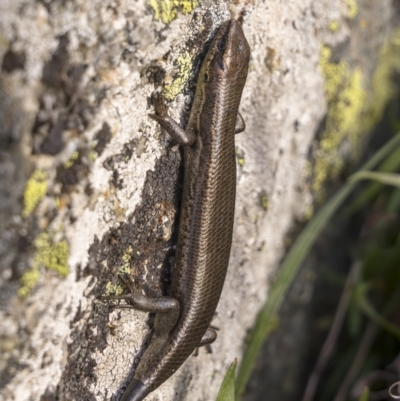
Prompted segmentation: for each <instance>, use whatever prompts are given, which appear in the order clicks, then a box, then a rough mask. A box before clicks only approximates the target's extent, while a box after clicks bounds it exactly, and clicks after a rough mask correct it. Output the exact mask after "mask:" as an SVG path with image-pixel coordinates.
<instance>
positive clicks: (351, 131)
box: [312, 46, 366, 194]
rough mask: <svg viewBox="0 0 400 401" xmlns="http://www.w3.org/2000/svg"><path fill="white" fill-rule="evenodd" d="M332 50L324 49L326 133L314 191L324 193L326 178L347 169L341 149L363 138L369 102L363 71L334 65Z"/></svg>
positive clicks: (316, 158) (316, 171)
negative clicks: (346, 141) (363, 117)
mask: <svg viewBox="0 0 400 401" xmlns="http://www.w3.org/2000/svg"><path fill="white" fill-rule="evenodd" d="M330 57H331V49H330V48H329V47H327V46H323V47H322V50H321V58H320V68H321V70H322V73H323V75H324V79H325V95H326V97H327V101H328V114H327V116H326V126H325V131H324V132H323V134H322V137H321V141H320V144H319V149H318V150H317V152H316V155H315V164H314V179H313V183H312V189H313V191H314V192H315V193H316V194H319V193H320V190H321V189H322V186H323V184H324V182H325V180H326V179H328V178H332V177H334V176H336V175H337V174H338V173H339V171H340V169H341V168H342V166H343V160H342V158H341V157H340V155H339V152H338V148H339V146H340V144H341V143H342V142H343V140H344V139H345V138H348V139H349V140H350V142H351V145H352V148H353V149H356V146H355V145H356V144H357V142H358V140H359V137H360V130H359V127H360V124H359V121H360V118H361V114H362V112H363V108H364V105H365V100H366V91H365V89H364V87H363V76H362V72H361V70H360V69H358V68H355V69H354V70H353V71H351V69H350V67H349V65H348V64H347V63H346V62H345V61H340V62H339V63H332V62H331V61H330Z"/></svg>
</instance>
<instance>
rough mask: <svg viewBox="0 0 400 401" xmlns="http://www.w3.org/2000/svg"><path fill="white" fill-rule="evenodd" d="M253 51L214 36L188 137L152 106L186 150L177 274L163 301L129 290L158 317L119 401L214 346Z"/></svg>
mask: <svg viewBox="0 0 400 401" xmlns="http://www.w3.org/2000/svg"><path fill="white" fill-rule="evenodd" d="M249 57H250V48H249V45H248V43H247V40H246V38H245V36H244V34H243V30H242V27H241V25H240V23H239V22H238V21H236V20H229V21H226V22H225V23H223V24H222V26H221V27H220V28H219V30H218V32H217V34H216V36H215V38H214V40H213V42H212V44H211V47H210V50H209V51H208V53H207V56H206V58H205V60H204V61H203V64H202V67H201V70H200V73H199V78H198V82H197V87H196V94H195V97H194V102H193V106H192V110H191V114H190V118H189V123H188V125H187V127H186V130H183V129H182V128H181V127H180V126H179V125H178V124H177V123H176V122H175V121H174V120H172V119H171V118H170V117H169V116H168V114H167V112H166V107H165V106H164V103H163V101H162V99H161V97H160V96H158V97H156V98H155V112H156V114H155V115H151V117H152V118H153V119H155V120H156V121H158V122H159V124H160V125H161V126H162V127H163V128H164V129H165V130H166V131H167V132H168V133H169V134H170V135H171V137H172V138H173V139H175V140H176V141H177V142H178V143H179V144H181V145H182V146H183V149H184V187H183V200H182V208H181V214H180V224H179V235H178V244H177V248H176V257H175V266H174V268H173V272H172V282H171V288H170V294H169V296H168V297H159V298H147V297H145V296H143V295H142V293H141V291H137V290H135V288H134V286H133V285H132V284H131V283H129V282H127V283H126V284H127V285H128V286H129V288H130V290H131V294H130V295H128V296H120V297H109V298H114V299H115V298H119V299H122V298H123V299H126V300H127V301H128V302H129V303H130V305H131V306H132V307H134V308H137V309H140V310H144V311H149V312H156V318H155V321H154V332H153V336H152V338H151V342H150V345H149V346H148V348H147V349H146V351H145V353H144V354H143V357H142V359H141V361H140V363H139V366H138V368H137V369H136V372H135V376H134V378H133V379H132V381H131V382H130V384H129V386H128V387H127V389H126V390H125V392H124V394H123V396H122V398H121V401H141V400H143V399H144V398H145V397H146V395H147V394H149V393H150V392H151V391H153V390H155V389H156V388H157V387H159V386H160V385H161V384H162V383H163V382H164V381H166V380H167V379H168V378H169V377H170V376H171V375H172V374H173V373H174V372H175V371H176V370H177V369H178V368H179V367H180V366H181V365H182V363H183V362H184V361H185V360H186V359H187V358H188V357H189V355H190V354H191V353H192V352H193V350H194V349H195V348H196V347H198V346H200V345H205V344H209V343H211V342H213V341H214V340H215V339H216V333H215V331H214V330H212V329H210V328H209V325H210V322H211V319H212V318H213V316H214V313H215V310H216V308H217V304H218V301H219V298H220V295H221V291H222V287H223V285H224V280H225V275H226V271H227V267H228V263H229V254H230V250H231V243H232V230H233V219H234V210H235V192H236V160H235V139H234V137H235V133H238V132H241V131H243V130H244V122H243V120H242V118H241V116H240V114H239V113H238V109H239V103H240V98H241V96H242V91H243V87H244V84H245V82H246V77H247V70H248V64H249Z"/></svg>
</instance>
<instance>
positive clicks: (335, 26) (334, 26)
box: [328, 21, 340, 33]
mask: <svg viewBox="0 0 400 401" xmlns="http://www.w3.org/2000/svg"><path fill="white" fill-rule="evenodd" d="M339 28H340V23H339V21H330V22H329V24H328V29H329V30H330V31H331V32H333V33H335V32H337V31H338V30H339Z"/></svg>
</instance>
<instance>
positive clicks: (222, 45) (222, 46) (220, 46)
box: [217, 38, 226, 52]
mask: <svg viewBox="0 0 400 401" xmlns="http://www.w3.org/2000/svg"><path fill="white" fill-rule="evenodd" d="M217 47H218V50H219V51H220V52H223V51H224V50H225V49H226V42H225V39H224V38H222V39H220V40H219V42H218V44H217Z"/></svg>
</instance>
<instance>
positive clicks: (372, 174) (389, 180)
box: [349, 171, 400, 188]
mask: <svg viewBox="0 0 400 401" xmlns="http://www.w3.org/2000/svg"><path fill="white" fill-rule="evenodd" d="M349 180H350V181H359V180H374V181H378V182H380V183H381V184H385V185H393V186H394V187H398V188H400V174H393V173H378V172H376V171H360V172H358V173H355V174H353V175H352V176H350V177H349Z"/></svg>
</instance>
